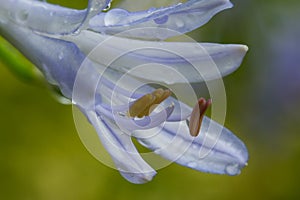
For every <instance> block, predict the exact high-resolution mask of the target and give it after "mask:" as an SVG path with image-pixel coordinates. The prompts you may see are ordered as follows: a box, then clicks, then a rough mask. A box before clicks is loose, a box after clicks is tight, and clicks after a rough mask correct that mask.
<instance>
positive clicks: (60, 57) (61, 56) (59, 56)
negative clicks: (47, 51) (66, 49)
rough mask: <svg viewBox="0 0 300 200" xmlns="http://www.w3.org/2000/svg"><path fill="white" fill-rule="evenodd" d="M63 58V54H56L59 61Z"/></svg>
mask: <svg viewBox="0 0 300 200" xmlns="http://www.w3.org/2000/svg"><path fill="white" fill-rule="evenodd" d="M63 58H64V53H63V52H60V53H59V54H58V59H59V60H62V59H63Z"/></svg>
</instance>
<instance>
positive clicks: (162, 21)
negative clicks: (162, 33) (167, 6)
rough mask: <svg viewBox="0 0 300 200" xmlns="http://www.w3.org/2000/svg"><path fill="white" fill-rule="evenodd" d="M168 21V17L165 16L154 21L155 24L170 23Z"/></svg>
mask: <svg viewBox="0 0 300 200" xmlns="http://www.w3.org/2000/svg"><path fill="white" fill-rule="evenodd" d="M168 19H169V17H168V15H165V16H162V17H159V18H156V19H154V22H155V23H156V24H164V23H166V22H167V21H168Z"/></svg>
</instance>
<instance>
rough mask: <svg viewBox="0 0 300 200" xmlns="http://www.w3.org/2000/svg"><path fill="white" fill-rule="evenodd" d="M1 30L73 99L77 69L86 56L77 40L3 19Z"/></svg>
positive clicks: (48, 77)
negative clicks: (78, 45)
mask: <svg viewBox="0 0 300 200" xmlns="http://www.w3.org/2000/svg"><path fill="white" fill-rule="evenodd" d="M0 33H1V35H2V36H4V37H5V38H6V39H7V40H8V41H9V42H11V43H12V44H13V45H14V46H15V47H17V49H19V50H20V51H21V52H22V53H23V54H24V55H25V56H26V57H27V58H28V59H29V60H30V61H31V62H32V63H34V64H35V65H36V66H37V67H38V68H39V69H40V70H41V71H42V72H43V74H44V75H45V76H46V78H47V80H48V82H49V83H51V84H53V85H57V86H59V88H60V89H61V91H62V93H63V94H64V95H65V96H66V97H68V98H70V99H71V96H72V90H73V85H74V80H75V77H76V73H77V70H78V68H79V66H80V65H81V63H82V61H83V60H84V59H85V55H84V54H83V53H82V52H81V51H80V50H79V49H78V47H77V46H76V45H75V44H73V43H71V42H67V41H63V40H59V39H53V38H48V37H45V36H41V35H38V34H36V33H34V32H33V31H32V30H29V29H26V28H24V27H22V26H18V25H16V24H14V23H8V24H1V23H0Z"/></svg>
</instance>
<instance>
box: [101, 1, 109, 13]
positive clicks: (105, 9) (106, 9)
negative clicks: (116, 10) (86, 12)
mask: <svg viewBox="0 0 300 200" xmlns="http://www.w3.org/2000/svg"><path fill="white" fill-rule="evenodd" d="M110 7H111V2H109V4H107V6H106V7H105V8H104V9H103V10H102V11H103V12H106V11H108V10H109V9H110Z"/></svg>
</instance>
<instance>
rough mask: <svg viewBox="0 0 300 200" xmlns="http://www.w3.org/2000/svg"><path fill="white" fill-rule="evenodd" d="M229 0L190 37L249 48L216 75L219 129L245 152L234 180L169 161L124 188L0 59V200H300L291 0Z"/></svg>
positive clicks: (298, 26) (297, 74)
mask: <svg viewBox="0 0 300 200" xmlns="http://www.w3.org/2000/svg"><path fill="white" fill-rule="evenodd" d="M51 2H59V3H61V4H64V5H68V6H70V7H78V8H83V7H85V4H86V2H83V1H80V0H76V1H75V0H73V1H67V0H64V1H51ZM119 2H120V1H114V4H113V6H118V5H117V4H118V3H119ZM132 2H135V1H134V0H127V1H126V3H127V4H123V6H124V5H127V6H128V5H129V6H132V5H135V4H134V3H132ZM145 2H150V3H153V5H154V2H152V1H150V0H147V1H145ZM157 2H158V1H157ZM157 2H156V3H157ZM177 2H178V1H177ZM232 2H233V3H234V4H235V7H234V8H233V9H230V10H226V11H223V12H221V13H219V14H218V15H217V16H215V17H214V18H213V19H212V20H211V21H210V22H209V23H208V24H206V25H205V26H204V27H202V28H200V29H198V30H196V31H193V32H192V33H190V34H189V35H190V36H192V37H193V38H194V39H196V40H198V41H206V42H219V43H242V44H247V45H248V46H249V48H250V50H249V52H248V54H247V56H246V58H245V60H244V62H243V64H242V66H241V67H240V68H239V69H238V70H237V71H236V72H235V73H233V74H232V75H230V76H228V77H226V78H224V81H225V86H226V89H227V97H228V112H227V119H226V126H227V127H228V128H229V129H231V130H232V131H233V132H235V133H236V134H237V135H238V136H239V137H240V138H241V139H242V140H243V141H244V142H245V143H246V145H247V147H248V150H249V154H250V160H249V166H248V167H246V168H245V169H244V170H243V171H242V173H241V174H240V175H239V176H236V177H229V176H225V175H224V176H223V175H211V174H205V173H201V172H197V171H193V170H191V169H188V168H185V167H182V166H179V165H177V164H172V165H170V166H168V167H167V168H164V169H162V170H159V173H158V175H157V176H156V177H155V178H154V180H153V181H152V182H150V183H148V184H145V185H133V184H131V183H129V182H127V181H126V180H124V179H123V178H122V177H121V176H120V175H119V173H118V172H117V171H115V170H113V169H110V168H108V167H106V166H104V165H102V164H101V163H99V162H98V161H97V160H96V159H94V158H93V157H92V156H91V155H90V154H89V153H88V152H87V150H86V149H85V147H84V146H83V145H82V143H81V141H80V139H79V137H78V135H77V132H76V130H75V127H74V122H73V118H72V108H71V106H66V105H62V104H60V103H58V102H57V101H56V100H55V98H53V95H52V94H51V93H50V92H49V90H48V89H45V87H40V86H37V84H28V83H27V82H26V81H25V82H24V81H20V79H18V78H17V77H16V76H14V75H13V73H11V71H10V70H9V67H6V66H4V64H3V63H4V62H2V64H0V65H1V66H0V80H1V84H0V91H1V94H0V113H1V116H0V176H1V179H0V199H22V200H23V199H24V200H27V199H28V200H29V199H30V200H31V199H34V200H35V199H38V200H40V199H43V200H54V199H55V200H60V199H62V200H66V199H70V200H71V199H72V200H77V199H78V200H79V199H80V200H81V199H85V200H96V199H130V200H133V199H144V200H147V199H149V200H150V199H151V200H152V199H157V200H159V199H173V200H176V199H186V200H187V199H300V188H299V182H298V181H299V178H300V172H299V169H300V136H299V134H300V126H299V123H300V120H299V119H300V112H299V111H300V104H299V102H300V50H299V46H300V22H299V20H300V1H299V0H294V1H293V0H285V1H279V0H264V1H259V0H240V1H238V0H233V1H232ZM130 3H132V4H130ZM137 6H140V5H137ZM147 6H148V5H147ZM132 9H139V8H132ZM0 60H4V59H3V57H1V59H0ZM22 62H23V61H22Z"/></svg>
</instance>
